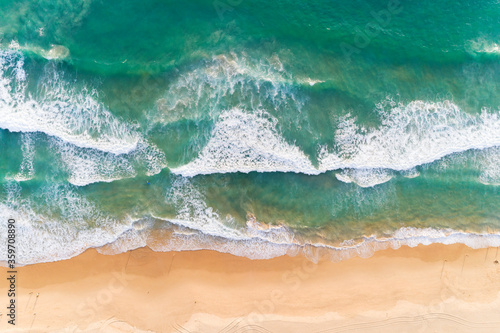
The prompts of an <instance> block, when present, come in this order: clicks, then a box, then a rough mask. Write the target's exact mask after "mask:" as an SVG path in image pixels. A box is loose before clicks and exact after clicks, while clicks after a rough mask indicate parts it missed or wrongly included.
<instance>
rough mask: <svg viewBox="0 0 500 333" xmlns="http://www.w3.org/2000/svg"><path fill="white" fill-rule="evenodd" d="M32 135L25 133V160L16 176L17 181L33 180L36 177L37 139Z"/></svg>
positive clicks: (23, 151)
mask: <svg viewBox="0 0 500 333" xmlns="http://www.w3.org/2000/svg"><path fill="white" fill-rule="evenodd" d="M33 136H34V135H33V134H32V133H23V135H22V146H21V151H22V153H23V160H22V162H21V166H20V167H19V172H18V173H17V174H16V175H15V176H14V179H15V180H17V181H25V180H30V179H33V177H34V176H35V168H34V166H33V161H34V158H35V139H34V138H33Z"/></svg>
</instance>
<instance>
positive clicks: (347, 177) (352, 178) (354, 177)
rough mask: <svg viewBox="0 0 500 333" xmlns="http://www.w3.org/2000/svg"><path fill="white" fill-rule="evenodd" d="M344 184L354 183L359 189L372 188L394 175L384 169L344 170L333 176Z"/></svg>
mask: <svg viewBox="0 0 500 333" xmlns="http://www.w3.org/2000/svg"><path fill="white" fill-rule="evenodd" d="M335 177H336V178H337V179H338V180H340V181H342V182H344V183H355V184H357V185H359V186H361V187H373V186H375V185H379V184H383V183H385V182H388V181H389V180H391V179H392V177H394V175H393V174H392V173H391V172H390V171H389V170H385V169H345V170H342V171H341V172H339V173H336V174H335Z"/></svg>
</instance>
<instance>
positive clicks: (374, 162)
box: [0, 0, 500, 263]
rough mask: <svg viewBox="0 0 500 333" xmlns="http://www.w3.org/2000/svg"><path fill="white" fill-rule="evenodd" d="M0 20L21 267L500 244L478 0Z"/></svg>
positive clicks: (494, 140) (43, 11)
mask: <svg viewBox="0 0 500 333" xmlns="http://www.w3.org/2000/svg"><path fill="white" fill-rule="evenodd" d="M0 18H1V19H0V187H1V188H0V242H4V241H5V242H6V237H7V231H6V230H7V220H8V219H9V218H14V219H15V220H16V223H17V227H18V229H17V242H18V248H19V250H18V251H19V253H18V257H19V260H20V262H22V263H34V262H41V261H53V260H59V259H63V258H68V257H71V256H74V255H76V254H78V253H80V252H82V251H83V250H85V249H87V248H90V247H102V246H104V245H106V246H105V247H104V248H101V249H100V251H103V252H106V253H117V252H121V251H125V250H127V249H132V248H136V247H140V246H145V245H148V246H150V247H151V248H153V249H154V250H157V251H166V250H194V249H201V248H204V249H215V250H218V251H222V252H229V253H233V254H237V255H242V256H247V257H250V258H270V257H273V256H278V255H282V254H285V253H288V254H296V253H304V254H306V255H307V256H309V257H311V258H312V259H317V258H318V257H319V256H323V255H324V256H328V257H330V258H331V259H332V260H338V259H341V258H347V257H350V256H352V255H361V256H366V255H369V254H371V253H372V252H373V251H374V250H377V249H380V248H386V247H388V246H392V247H398V246H400V245H404V244H407V245H411V246H414V245H417V244H421V243H423V244H428V243H432V242H441V243H445V244H448V243H454V242H461V243H465V244H467V245H469V246H472V247H484V246H488V245H491V246H500V189H499V184H500V89H499V88H500V5H499V3H498V1H496V0H495V1H493V0H491V1H487V0H481V1H472V0H468V1H459V2H457V1H443V0H440V1H420V2H403V1H400V2H399V1H393V0H391V1H378V0H377V1H375V0H372V1H366V0H365V1H361V0H359V1H325V0H311V1H296V0H279V1H272V2H269V1H257V0H215V1H208V0H191V1H185V2H179V1H170V0H161V1H160V0H141V1H138V0H127V1H120V2H118V1H100V0H77V1H64V0H39V1H17V2H14V1H6V0H0ZM0 254H1V257H0V260H5V258H6V255H7V254H6V252H5V249H2V250H0Z"/></svg>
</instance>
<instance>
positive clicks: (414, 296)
mask: <svg viewBox="0 0 500 333" xmlns="http://www.w3.org/2000/svg"><path fill="white" fill-rule="evenodd" d="M496 260H500V257H499V255H498V249H497V248H489V249H480V250H473V249H470V248H468V247H466V246H463V245H446V246H445V245H438V244H435V245H430V246H419V247H416V248H408V247H402V248H400V249H398V250H392V249H389V250H384V251H379V252H377V253H376V254H375V255H374V256H373V257H371V258H369V259H362V258H352V259H349V260H345V261H342V262H338V263H333V262H326V261H325V262H320V263H318V264H313V263H312V262H310V261H308V260H306V259H305V258H303V257H288V256H284V257H280V258H275V259H271V260H249V259H246V258H240V257H235V256H232V255H229V254H221V253H217V252H213V251H194V252H169V253H155V252H153V251H151V250H149V249H147V248H143V249H138V250H134V251H131V252H127V253H123V254H119V255H112V256H109V255H102V254H99V253H98V252H97V251H96V250H88V251H86V252H85V253H83V254H81V255H79V256H77V257H75V258H72V259H69V260H64V261H59V262H54V263H45V264H36V265H29V266H25V267H19V268H18V273H17V289H18V290H17V291H18V298H17V319H16V323H17V325H16V326H15V327H14V326H11V325H8V324H7V319H8V318H6V315H5V313H6V305H7V302H8V298H7V291H6V290H7V286H8V285H7V283H8V282H7V280H6V278H5V277H6V276H7V272H6V271H7V269H6V268H3V267H2V268H1V269H0V274H1V275H0V276H2V279H1V280H0V281H1V283H0V290H1V296H0V299H1V300H3V301H2V304H3V305H2V306H1V309H0V311H1V312H2V316H1V317H0V331H2V332H5V331H22V332H26V331H30V332H80V331H85V332H131V331H133V332H143V331H153V332H182V333H187V332H207V333H210V332H221V333H230V332H238V333H243V332H248V333H250V332H398V333H402V332H454V333H455V332H500V295H499V292H500V264H498V262H496ZM4 305H5V306H4Z"/></svg>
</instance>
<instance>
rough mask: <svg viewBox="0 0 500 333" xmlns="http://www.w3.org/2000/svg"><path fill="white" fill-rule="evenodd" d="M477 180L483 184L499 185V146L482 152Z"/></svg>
mask: <svg viewBox="0 0 500 333" xmlns="http://www.w3.org/2000/svg"><path fill="white" fill-rule="evenodd" d="M479 168H480V170H481V174H480V175H479V181H480V182H481V183H483V184H485V185H496V186H499V185H500V147H495V148H492V149H489V150H488V151H486V152H484V154H483V155H482V156H481V159H480V166H479Z"/></svg>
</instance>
